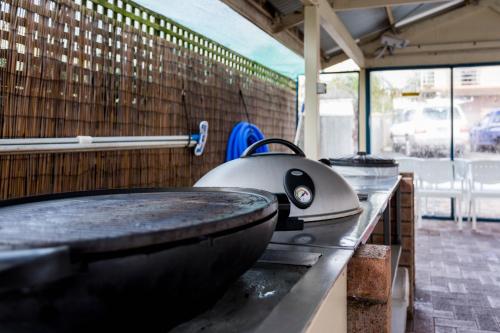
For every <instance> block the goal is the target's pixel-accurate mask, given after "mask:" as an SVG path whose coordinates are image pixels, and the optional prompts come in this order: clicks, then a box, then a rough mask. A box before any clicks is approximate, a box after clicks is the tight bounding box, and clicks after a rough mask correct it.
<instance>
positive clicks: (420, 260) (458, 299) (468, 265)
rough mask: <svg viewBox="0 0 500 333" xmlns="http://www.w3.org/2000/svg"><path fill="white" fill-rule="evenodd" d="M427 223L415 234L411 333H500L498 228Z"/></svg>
mask: <svg viewBox="0 0 500 333" xmlns="http://www.w3.org/2000/svg"><path fill="white" fill-rule="evenodd" d="M478 229H479V232H472V231H471V230H470V225H468V224H465V226H464V230H463V231H462V232H459V231H457V229H456V225H455V224H454V223H453V222H448V221H434V220H424V223H423V228H422V229H419V230H416V232H415V237H416V238H415V246H416V254H415V256H416V272H415V275H416V292H415V311H416V312H415V317H414V318H413V320H412V321H409V322H408V325H407V332H411V333H417V332H422V333H432V332H438V333H446V332H453V333H466V332H470V333H487V332H500V246H499V244H500V223H479V224H478Z"/></svg>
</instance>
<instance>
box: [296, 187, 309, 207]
mask: <svg viewBox="0 0 500 333" xmlns="http://www.w3.org/2000/svg"><path fill="white" fill-rule="evenodd" d="M293 195H294V196H295V199H296V200H297V201H298V202H300V203H302V204H304V205H307V204H309V203H311V201H312V197H313V196H312V193H311V190H310V189H309V188H308V187H307V186H303V185H301V186H297V187H296V188H295V190H294V191H293Z"/></svg>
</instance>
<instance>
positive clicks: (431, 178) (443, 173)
mask: <svg viewBox="0 0 500 333" xmlns="http://www.w3.org/2000/svg"><path fill="white" fill-rule="evenodd" d="M415 179H416V188H415V198H416V210H417V227H418V228H420V227H421V226H422V200H424V199H425V200H427V199H428V198H450V199H455V200H454V202H455V212H456V215H455V220H456V221H458V228H459V229H460V230H462V224H463V221H462V199H463V193H464V188H465V180H460V179H457V178H456V177H455V170H454V164H453V162H452V161H450V160H421V161H418V162H417V170H416V178H415Z"/></svg>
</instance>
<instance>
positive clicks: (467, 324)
mask: <svg viewBox="0 0 500 333" xmlns="http://www.w3.org/2000/svg"><path fill="white" fill-rule="evenodd" d="M434 324H435V325H436V326H449V327H460V328H477V326H476V322H475V321H472V320H458V319H446V318H434Z"/></svg>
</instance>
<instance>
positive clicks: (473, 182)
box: [468, 160, 500, 230]
mask: <svg viewBox="0 0 500 333" xmlns="http://www.w3.org/2000/svg"><path fill="white" fill-rule="evenodd" d="M468 197H469V198H468V199H469V219H470V218H471V217H472V229H473V230H476V227H477V199H479V198H499V199H500V161H491V160H488V161H472V162H470V163H469V193H468Z"/></svg>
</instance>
